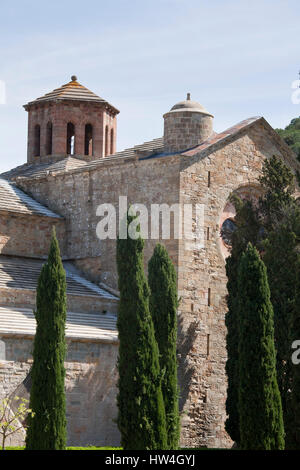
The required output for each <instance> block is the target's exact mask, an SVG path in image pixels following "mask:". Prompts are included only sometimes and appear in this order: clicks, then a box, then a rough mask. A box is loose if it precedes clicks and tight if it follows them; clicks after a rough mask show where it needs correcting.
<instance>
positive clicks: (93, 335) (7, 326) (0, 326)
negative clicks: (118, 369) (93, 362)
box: [0, 306, 118, 343]
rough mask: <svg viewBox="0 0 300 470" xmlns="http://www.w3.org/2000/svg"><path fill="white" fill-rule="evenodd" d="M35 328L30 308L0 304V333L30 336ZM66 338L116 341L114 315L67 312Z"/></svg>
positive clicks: (33, 333)
mask: <svg viewBox="0 0 300 470" xmlns="http://www.w3.org/2000/svg"><path fill="white" fill-rule="evenodd" d="M35 330H36V321H35V316H34V313H33V311H32V310H31V309H25V308H16V307H10V306H0V334H2V335H3V334H4V335H22V336H28V337H32V336H34V335H35ZM66 338H70V339H83V340H94V341H97V340H98V341H101V342H107V343H116V342H117V341H118V334H117V327H116V316H115V315H107V314H105V315H100V314H90V313H82V314H80V313H73V312H68V313H67V321H66Z"/></svg>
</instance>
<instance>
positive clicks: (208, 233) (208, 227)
mask: <svg viewBox="0 0 300 470" xmlns="http://www.w3.org/2000/svg"><path fill="white" fill-rule="evenodd" d="M207 240H209V227H207Z"/></svg>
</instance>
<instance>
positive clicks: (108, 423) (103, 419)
mask: <svg viewBox="0 0 300 470" xmlns="http://www.w3.org/2000/svg"><path fill="white" fill-rule="evenodd" d="M0 342H1V343H2V345H3V344H4V348H5V358H6V360H4V359H3V357H1V358H0V397H1V398H2V397H4V396H7V395H8V394H11V393H14V392H15V391H16V389H18V387H19V385H20V384H21V383H22V382H23V380H24V379H25V378H26V377H27V375H28V373H29V371H30V367H31V364H32V349H33V342H32V340H31V339H22V338H20V337H18V338H11V337H1V338H0ZM117 353H118V348H117V345H115V344H104V343H100V342H76V341H69V342H68V351H67V358H66V362H65V368H66V381H65V385H66V399H67V422H68V445H70V446H72V445H73V446H80V445H98V446H117V445H118V444H119V441H120V436H119V432H118V429H117V426H116V423H115V421H114V420H115V418H116V413H117V409H116V393H117V388H116V380H117V372H116V359H117ZM25 398H27V399H28V398H29V396H28V394H26V396H25ZM23 443H24V433H19V434H18V435H17V436H14V437H13V438H12V439H11V440H10V442H9V443H8V445H9V444H10V445H23Z"/></svg>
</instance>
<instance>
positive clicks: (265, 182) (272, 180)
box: [259, 156, 296, 231]
mask: <svg viewBox="0 0 300 470" xmlns="http://www.w3.org/2000/svg"><path fill="white" fill-rule="evenodd" d="M259 182H260V184H261V186H262V187H263V188H264V191H265V192H264V195H263V197H262V198H261V199H260V207H259V211H260V217H261V218H262V219H263V225H264V227H265V229H266V230H268V231H270V230H274V229H276V228H277V227H278V225H279V224H280V223H281V222H282V221H284V220H285V219H286V218H287V217H288V215H289V213H290V209H291V207H293V206H295V204H296V203H295V200H294V198H293V192H294V190H295V178H294V175H293V173H292V172H291V170H290V169H289V168H288V167H287V166H286V165H285V164H284V162H283V161H282V160H281V159H280V158H277V157H276V156H273V157H271V158H270V160H265V162H264V164H263V168H262V176H261V177H260V178H259Z"/></svg>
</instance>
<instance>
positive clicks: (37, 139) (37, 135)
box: [34, 124, 41, 157]
mask: <svg viewBox="0 0 300 470" xmlns="http://www.w3.org/2000/svg"><path fill="white" fill-rule="evenodd" d="M40 153H41V127H40V126H39V124H37V125H36V126H35V128H34V156H35V157H39V156H40Z"/></svg>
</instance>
